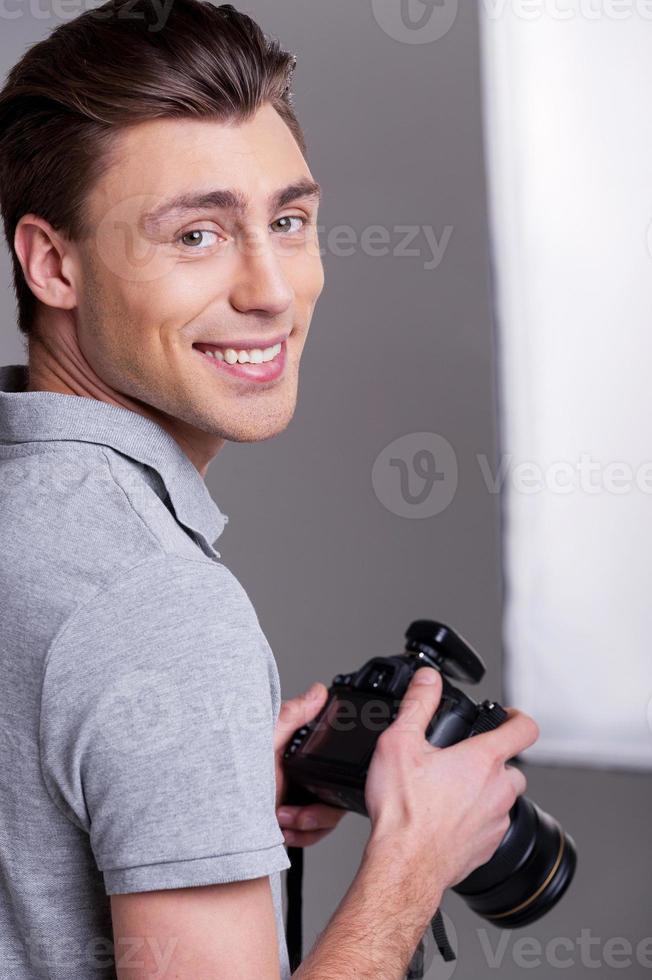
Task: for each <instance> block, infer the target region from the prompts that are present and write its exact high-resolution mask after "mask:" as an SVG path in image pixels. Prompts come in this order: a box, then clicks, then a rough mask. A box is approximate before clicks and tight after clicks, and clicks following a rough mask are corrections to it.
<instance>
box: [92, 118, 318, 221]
mask: <svg viewBox="0 0 652 980" xmlns="http://www.w3.org/2000/svg"><path fill="white" fill-rule="evenodd" d="M301 176H306V177H309V178H311V177H312V175H311V173H310V170H309V168H308V165H307V163H306V160H305V158H304V156H303V154H302V152H301V150H300V149H299V146H298V145H297V142H296V140H295V139H294V137H293V135H292V133H291V132H290V130H289V128H288V126H287V125H286V124H285V122H284V121H283V120H282V119H281V117H280V116H279V114H278V113H277V112H276V110H275V109H273V108H272V106H271V105H265V106H263V107H262V108H260V109H259V110H258V112H257V113H256V114H255V115H254V116H253V117H252V118H251V119H250V120H247V121H246V122H233V121H229V122H218V121H215V120H210V119H156V120H148V121H147V122H143V123H138V124H136V125H134V126H131V127H129V128H128V129H126V130H123V131H122V132H120V133H118V134H117V135H116V138H115V142H114V144H113V147H112V153H111V160H110V162H109V166H108V167H107V169H106V171H105V173H104V174H103V176H102V178H101V179H100V181H99V182H98V183H97V185H96V186H95V188H94V189H93V191H92V193H91V194H90V195H89V201H88V204H89V208H90V211H91V213H93V214H94V216H95V217H96V218H100V217H101V213H106V212H107V210H108V209H110V208H113V207H114V206H115V205H116V204H117V203H118V202H119V201H126V200H127V199H131V200H134V201H135V200H136V199H138V198H142V200H143V205H145V204H147V206H151V205H154V206H155V205H156V203H157V201H164V200H166V199H168V198H170V197H173V196H175V195H177V194H179V193H183V192H192V191H193V190H196V189H197V188H198V187H209V186H212V185H214V186H220V185H221V186H225V187H237V188H240V189H241V190H242V191H243V192H244V194H246V195H247V197H249V198H250V199H251V200H252V202H256V201H260V202H261V203H262V202H264V201H265V200H267V198H268V197H269V195H270V194H271V193H273V192H274V191H275V190H276V189H278V188H279V187H280V186H282V185H283V184H285V183H288V182H289V181H293V180H296V179H297V177H301ZM98 212H99V213H98Z"/></svg>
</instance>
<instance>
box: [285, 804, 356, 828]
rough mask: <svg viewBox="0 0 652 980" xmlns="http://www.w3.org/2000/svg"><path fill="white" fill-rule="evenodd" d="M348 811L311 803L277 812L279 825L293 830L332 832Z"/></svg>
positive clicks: (288, 807) (286, 807)
mask: <svg viewBox="0 0 652 980" xmlns="http://www.w3.org/2000/svg"><path fill="white" fill-rule="evenodd" d="M345 813H346V810H341V809H339V808H338V807H334V806H328V804H327V803H310V804H309V805H308V806H282V807H281V808H280V809H279V810H278V811H277V814H276V816H277V818H278V822H279V825H280V826H281V827H284V828H289V829H292V830H332V829H333V827H336V826H337V824H338V823H339V822H340V820H341V819H342V817H343V816H344V814H345Z"/></svg>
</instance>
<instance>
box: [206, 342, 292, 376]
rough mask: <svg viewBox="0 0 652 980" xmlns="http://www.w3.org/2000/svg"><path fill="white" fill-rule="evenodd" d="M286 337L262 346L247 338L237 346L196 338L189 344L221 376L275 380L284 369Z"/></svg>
mask: <svg viewBox="0 0 652 980" xmlns="http://www.w3.org/2000/svg"><path fill="white" fill-rule="evenodd" d="M286 340H287V337H286V336H284V337H279V338H276V339H275V340H274V341H273V342H272V343H271V344H270V343H269V342H266V343H265V345H263V342H260V341H259V342H256V341H249V340H246V341H244V342H242V341H239V342H238V343H237V345H236V344H235V343H232V342H225V343H222V344H214V343H208V342H203V341H197V342H196V343H194V344H193V345H192V346H193V350H195V351H197V353H198V355H199V356H200V357H201V358H202V360H203V361H204V362H205V363H206V364H207V366H208V367H209V368H212V369H213V370H218V371H220V372H221V373H222V374H223V376H224V377H232V378H243V379H245V380H248V381H276V380H277V379H278V378H279V377H280V376H281V375H282V373H283V370H284V368H285V362H286V355H287V350H286Z"/></svg>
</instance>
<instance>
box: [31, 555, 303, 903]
mask: <svg viewBox="0 0 652 980" xmlns="http://www.w3.org/2000/svg"><path fill="white" fill-rule="evenodd" d="M275 671H276V665H275V663H274V661H273V657H272V655H271V651H270V649H269V646H268V644H267V640H266V638H265V636H264V634H263V632H262V630H261V628H260V625H259V623H258V618H257V616H256V613H255V611H254V609H253V607H252V605H251V602H250V600H249V598H248V596H247V594H246V592H245V591H244V589H243V588H242V586H241V585H240V583H239V582H238V581H237V579H236V578H235V577H234V576H233V575H232V573H230V572H229V571H228V569H226V568H225V567H224V566H223V565H221V564H219V563H217V562H211V561H210V560H207V561H205V562H204V561H198V560H191V559H184V558H179V557H177V556H169V555H166V556H163V557H161V558H156V559H149V560H147V561H145V562H143V563H141V564H139V565H137V566H135V567H133V568H131V569H130V570H129V571H127V572H126V573H123V574H122V575H121V576H120V578H119V581H113V582H112V583H111V584H110V585H109V586H107V587H106V588H104V589H103V590H102V591H101V593H100V594H98V595H96V596H94V597H93V598H91V599H90V600H88V601H86V602H85V603H84V605H83V606H82V607H81V608H80V609H78V610H77V611H76V612H75V613H74V615H73V616H72V617H71V619H70V620H69V621H68V622H67V623H66V624H65V625H64V626H63V628H62V629H61V630H60V631H59V634H58V636H57V638H56V639H55V642H54V644H53V647H52V649H51V650H50V652H49V655H48V659H47V663H46V667H45V673H44V679H43V690H42V703H41V730H40V745H41V764H42V770H43V777H44V779H45V782H46V785H47V787H48V790H49V793H50V795H51V796H52V799H53V800H54V802H55V803H56V805H57V806H59V808H60V809H62V810H63V812H64V813H65V814H66V815H67V816H68V818H69V819H70V820H72V821H73V822H74V823H75V824H77V826H79V827H80V828H82V829H83V830H85V831H86V832H87V833H88V834H89V837H90V845H91V848H92V851H93V854H94V857H95V860H96V862H97V866H98V868H99V869H100V870H101V872H102V873H103V876H104V883H105V889H106V892H107V894H113V893H119V892H132V891H147V890H150V889H159V888H181V887H188V886H194V885H202V884H216V883H219V882H227V881H236V880H239V879H247V878H255V877H259V876H262V875H268V874H271V873H273V872H275V871H282V870H284V869H286V868H288V867H289V864H290V862H289V860H288V857H287V853H286V851H285V848H284V846H283V834H282V831H281V829H280V827H279V825H278V821H277V818H276V812H275V771H274V749H273V735H274V722H275V720H276V715H277V708H276V704H277V700H276V698H275V697H274V693H275V692H274V690H273V687H274V679H275V678H276V680H277V678H278V675H277V674H276V673H275Z"/></svg>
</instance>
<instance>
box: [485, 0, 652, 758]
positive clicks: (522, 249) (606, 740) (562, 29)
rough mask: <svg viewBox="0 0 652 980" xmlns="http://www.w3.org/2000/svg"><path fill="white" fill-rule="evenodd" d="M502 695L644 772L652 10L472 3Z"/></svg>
mask: <svg viewBox="0 0 652 980" xmlns="http://www.w3.org/2000/svg"><path fill="white" fill-rule="evenodd" d="M480 18H481V41H482V64H483V82H484V102H485V142H486V151H487V167H488V180H489V202H490V228H491V239H492V261H493V279H494V299H495V314H496V328H497V331H496V333H497V350H498V377H499V396H500V416H501V418H500V421H501V451H502V457H501V461H502V470H501V471H498V472H495V471H494V470H493V469H492V472H491V473H487V483H488V486H489V488H490V489H491V490H492V491H494V492H496V491H497V490H498V488H499V487H500V488H502V493H503V517H504V520H503V531H504V559H505V586H506V606H505V622H504V639H505V653H506V670H507V676H506V689H507V695H508V701H509V703H510V704H514V705H518V706H519V707H521V708H523V710H525V711H527V712H528V713H529V714H531V715H532V716H533V717H534V718H536V720H537V722H538V723H539V726H540V728H541V738H540V740H539V742H538V743H537V745H536V746H535V747H534V748H532V749H531V750H530V751H528V752H527V753H524V758H526V759H529V760H530V761H541V762H554V763H569V764H582V765H584V764H588V765H596V766H608V767H619V766H622V767H625V768H651V767H652V728H651V726H652V701H651V699H652V650H651V643H652V224H651V221H652V109H651V108H650V104H649V99H648V93H649V92H650V91H652V3H646V2H645V0H640V2H637V0H632V2H631V3H629V4H628V3H627V0H618V3H613V4H607V3H606V2H604V3H603V2H599V0H594V2H593V3H589V0H585V2H582V0H567V2H562V0H556V2H555V3H554V4H553V3H546V2H545V0H542V2H541V4H539V5H537V3H536V2H533V0H527V2H526V0H523V2H522V3H518V2H517V0H513V2H512V3H502V4H501V3H499V2H498V0H496V2H494V0H484V2H481V3H480Z"/></svg>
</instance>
